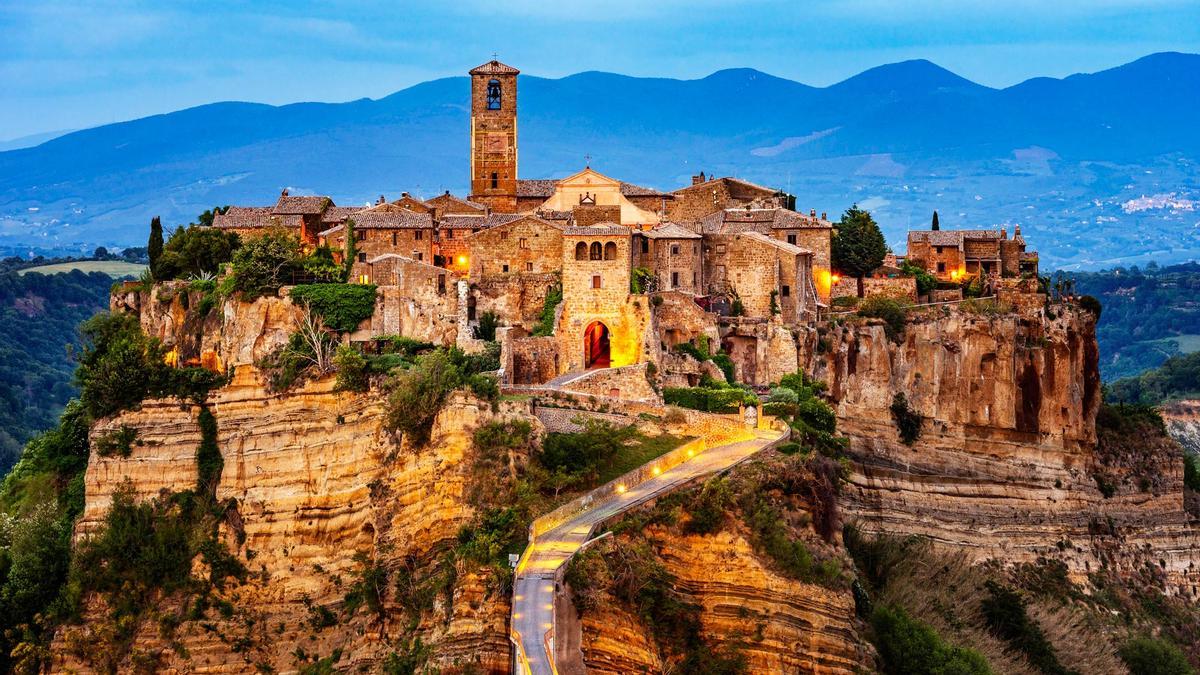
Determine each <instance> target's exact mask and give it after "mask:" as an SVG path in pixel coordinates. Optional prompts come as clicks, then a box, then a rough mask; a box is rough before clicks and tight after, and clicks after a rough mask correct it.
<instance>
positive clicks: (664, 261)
mask: <svg viewBox="0 0 1200 675" xmlns="http://www.w3.org/2000/svg"><path fill="white" fill-rule="evenodd" d="M700 244H701V236H700V235H699V234H697V233H695V232H693V231H691V230H689V229H687V228H686V227H683V226H681V225H677V224H675V223H663V224H662V225H659V226H658V227H655V228H652V229H649V230H643V231H635V232H634V233H633V266H634V267H644V268H646V269H648V270H650V271H651V272H653V273H654V278H655V284H654V290H658V291H680V292H683V293H690V294H692V295H702V294H703V293H702V291H703V288H704V265H703V257H702V256H701V253H700Z"/></svg>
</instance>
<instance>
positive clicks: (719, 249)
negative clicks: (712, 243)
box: [717, 244, 725, 253]
mask: <svg viewBox="0 0 1200 675" xmlns="http://www.w3.org/2000/svg"><path fill="white" fill-rule="evenodd" d="M724 252H725V244H717V253H724Z"/></svg>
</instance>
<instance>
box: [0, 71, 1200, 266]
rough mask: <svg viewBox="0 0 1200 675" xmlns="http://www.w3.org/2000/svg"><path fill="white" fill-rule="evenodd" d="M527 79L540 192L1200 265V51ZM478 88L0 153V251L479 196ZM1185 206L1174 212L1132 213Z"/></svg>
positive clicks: (221, 115)
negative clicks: (838, 73) (1005, 239)
mask: <svg viewBox="0 0 1200 675" xmlns="http://www.w3.org/2000/svg"><path fill="white" fill-rule="evenodd" d="M518 86H519V90H518V95H519V106H520V127H519V128H520V150H521V155H520V157H521V165H520V169H519V170H520V174H521V176H522V177H524V178H550V177H558V176H564V175H568V174H570V173H572V172H573V171H575V170H578V169H579V168H581V166H582V165H583V163H584V156H585V155H588V154H590V155H591V156H592V157H593V160H592V165H593V166H594V167H595V168H597V169H598V170H600V171H602V172H605V173H608V174H611V175H613V176H617V177H620V178H622V179H624V180H628V181H632V182H636V183H641V184H646V185H649V186H652V187H657V188H664V189H669V188H673V187H676V186H680V185H683V184H686V183H688V182H689V176H690V175H691V174H692V173H695V172H698V171H700V170H704V171H706V172H708V173H710V174H718V175H724V174H731V175H738V176H741V177H744V178H747V179H750V180H754V181H757V182H761V183H765V184H769V185H777V186H780V187H784V188H786V189H789V190H790V191H791V192H793V193H795V194H796V195H797V198H798V199H797V202H798V205H799V206H800V207H801V208H805V209H807V208H810V207H811V208H816V209H817V210H819V211H828V212H830V214H831V215H832V214H836V213H838V212H840V211H841V210H843V209H845V208H846V207H848V206H849V205H850V204H851V203H854V202H859V203H860V204H862V205H864V206H865V207H867V208H869V209H871V210H872V211H873V212H874V213H875V214H876V217H877V219H878V220H879V221H880V223H881V224H882V225H884V228H885V231H886V232H887V233H888V235H889V240H890V241H892V242H893V243H896V244H899V243H900V242H901V241H902V233H903V231H904V230H905V229H907V228H908V227H910V226H918V227H920V226H924V224H925V223H926V222H927V221H928V218H929V214H930V213H931V212H932V211H933V210H934V209H935V208H936V209H939V211H940V212H941V215H942V222H943V224H944V225H945V226H959V225H963V226H965V225H971V226H979V225H999V224H1015V223H1020V224H1021V225H1022V226H1023V228H1024V232H1025V233H1026V234H1027V237H1029V238H1031V239H1032V240H1033V242H1034V245H1035V246H1037V247H1038V248H1040V249H1041V251H1042V253H1043V259H1044V260H1045V261H1048V262H1050V263H1051V264H1052V265H1074V266H1093V267H1094V266H1100V265H1107V264H1113V263H1115V262H1136V261H1138V260H1141V259H1150V258H1151V257H1153V258H1155V259H1158V260H1159V261H1160V262H1173V261H1177V260H1183V259H1191V258H1196V257H1198V256H1200V234H1198V230H1200V227H1197V220H1198V219H1200V194H1198V193H1200V181H1198V180H1197V177H1198V173H1200V172H1198V170H1197V168H1196V167H1197V163H1196V162H1197V160H1200V125H1197V124H1196V110H1198V109H1200V55H1194V54H1179V53H1163V54H1154V55H1151V56H1147V57H1145V58H1142V59H1139V60H1137V61H1134V62H1133V63H1129V64H1126V65H1124V66H1120V67H1117V68H1113V69H1111V70H1106V71H1103V72H1099V73H1094V74H1088V75H1073V76H1071V77H1067V78H1064V79H1050V78H1037V79H1033V80H1029V81H1027V82H1023V83H1021V84H1018V85H1015V86H1012V87H1008V88H1006V89H992V88H989V87H984V86H981V85H978V84H976V83H974V82H971V81H969V80H966V79H964V78H962V77H959V76H958V75H955V74H954V73H951V72H950V71H947V70H945V69H943V68H941V67H939V66H937V65H935V64H933V63H930V62H928V61H906V62H903V63H896V64H890V65H885V66H880V67H877V68H872V69H870V70H867V71H865V72H863V73H860V74H858V75H855V76H854V77H851V78H849V79H847V80H845V81H843V82H839V83H837V84H834V85H832V86H829V87H824V88H816V87H810V86H807V85H804V84H800V83H797V82H793V81H790V80H785V79H781V78H778V77H774V76H771V75H768V74H765V73H761V72H759V71H756V70H752V69H733V70H723V71H719V72H716V73H713V74H712V75H709V76H708V77H705V78H702V79H698V80H672V79H661V78H634V77H627V76H624V75H616V74H611V73H602V72H586V73H579V74H576V75H571V76H569V77H564V78H561V79H556V80H551V79H544V78H539V77H533V76H522V77H521V79H520V82H519V85H518ZM468 89H469V83H468V80H467V78H466V77H456V78H446V79H440V80H434V81H431V82H425V83H422V84H419V85H416V86H413V87H409V88H407V89H404V90H402V91H399V92H396V93H395V94H392V95H390V96H387V97H384V98H381V99H378V100H370V99H361V100H357V101H351V102H347V103H337V104H329V103H297V104H292V105H284V106H269V105H262V104H256V103H237V102H224V103H213V104H210V105H204V106H199V107H196V108H189V109H187V110H181V111H178V112H174V113H170V114H165V115H156V116H153V117H147V118H144V119H139V120H133V121H130V122H123V123H119V124H110V125H106V126H102V127H97V128H94V129H87V130H83V131H77V132H74V133H69V134H66V135H64V136H61V137H58V138H54V139H53V140H50V141H47V142H45V143H42V144H40V145H38V146H36V147H31V148H23V149H18V150H11V151H8V152H0V249H3V248H8V249H10V250H11V249H14V248H15V249H20V248H30V247H37V248H42V249H46V248H66V249H70V248H74V249H77V250H78V249H83V250H87V249H89V247H92V246H95V245H97V244H105V245H114V244H115V245H127V244H140V243H142V242H143V241H144V238H145V233H146V226H147V223H148V222H149V220H150V217H151V216H153V215H156V214H157V215H162V216H163V218H164V221H165V222H168V223H185V222H188V221H189V220H191V219H193V218H194V217H195V215H196V214H197V213H199V212H200V211H203V210H204V209H205V208H209V207H211V206H213V205H214V204H228V203H236V204H267V203H271V202H272V201H273V200H274V198H275V195H276V194H278V191H279V190H280V189H281V188H283V187H285V186H286V187H290V188H291V189H292V190H293V192H297V193H300V192H312V193H319V194H328V195H330V196H332V197H333V199H334V200H335V201H336V202H337V203H339V204H353V203H363V202H367V201H369V200H372V199H374V198H375V197H377V196H378V195H379V194H384V195H387V196H389V197H396V196H398V195H399V193H400V192H401V191H409V192H413V193H416V194H418V195H432V194H434V193H438V192H441V191H442V190H446V189H449V190H453V191H456V192H460V193H461V192H464V191H465V189H466V186H467V166H468V158H467V143H468V135H467V129H468V111H467V107H466V106H467V96H468ZM1172 193H1173V194H1174V195H1175V196H1174V197H1173V198H1171V199H1165V198H1164V204H1173V206H1171V205H1164V206H1154V205H1153V204H1155V203H1156V202H1154V200H1153V199H1152V200H1151V201H1150V202H1149V203H1151V206H1148V207H1145V208H1142V207H1139V206H1136V205H1135V206H1134V207H1130V206H1129V205H1128V202H1129V200H1131V199H1134V198H1138V197H1141V196H1142V195H1146V196H1153V195H1168V194H1172ZM1172 199H1173V201H1171V200H1172ZM1189 202H1195V204H1194V206H1193V207H1192V208H1193V210H1192V211H1189V210H1188V207H1187V204H1188V203H1189ZM1180 204H1182V205H1183V206H1180Z"/></svg>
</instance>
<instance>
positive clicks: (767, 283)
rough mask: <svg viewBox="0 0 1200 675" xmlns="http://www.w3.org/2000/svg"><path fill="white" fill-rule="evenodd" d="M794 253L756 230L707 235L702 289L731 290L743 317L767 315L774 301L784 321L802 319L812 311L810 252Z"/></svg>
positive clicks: (793, 249)
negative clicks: (737, 300)
mask: <svg viewBox="0 0 1200 675" xmlns="http://www.w3.org/2000/svg"><path fill="white" fill-rule="evenodd" d="M793 251H796V249H795V248H792V247H788V246H787V245H786V244H779V245H776V243H775V241H774V240H772V239H770V238H768V237H766V236H764V235H762V234H758V233H756V232H747V233H742V234H714V235H705V238H704V267H705V280H706V285H707V289H706V290H707V291H708V292H710V293H721V292H732V293H735V294H736V295H737V297H738V298H740V299H741V301H742V305H743V307H744V308H745V316H747V317H751V318H768V317H771V316H772V315H773V312H772V307H771V305H772V300H773V301H774V304H775V307H776V309H777V310H778V311H779V313H780V314H781V315H782V317H783V320H784V321H785V322H787V323H795V322H797V321H800V320H801V319H802V318H804V317H805V316H807V315H808V314H809V313H811V312H813V311H815V305H814V303H813V302H812V301H813V300H815V298H813V297H812V296H811V294H810V289H811V288H812V286H811V285H810V281H811V276H812V271H811V256H809V255H805V254H800V253H794V252H793Z"/></svg>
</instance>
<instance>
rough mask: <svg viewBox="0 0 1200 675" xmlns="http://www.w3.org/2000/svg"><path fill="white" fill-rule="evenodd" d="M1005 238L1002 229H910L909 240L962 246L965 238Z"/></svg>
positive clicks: (932, 244) (931, 244)
mask: <svg viewBox="0 0 1200 675" xmlns="http://www.w3.org/2000/svg"><path fill="white" fill-rule="evenodd" d="M1002 238H1003V232H1002V231H1000V230H909V232H908V240H909V241H927V242H929V245H930V246H962V244H963V240H964V239H985V240H987V239H995V240H999V239H1002Z"/></svg>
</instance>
